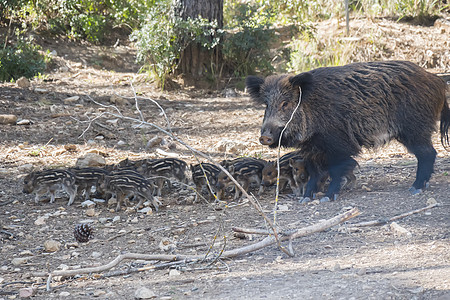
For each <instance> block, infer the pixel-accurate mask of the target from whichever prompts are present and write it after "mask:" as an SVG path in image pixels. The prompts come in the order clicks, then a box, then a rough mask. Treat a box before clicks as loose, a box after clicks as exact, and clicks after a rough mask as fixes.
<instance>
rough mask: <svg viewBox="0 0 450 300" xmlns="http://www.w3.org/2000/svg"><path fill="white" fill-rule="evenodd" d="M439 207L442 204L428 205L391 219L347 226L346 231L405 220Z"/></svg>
mask: <svg viewBox="0 0 450 300" xmlns="http://www.w3.org/2000/svg"><path fill="white" fill-rule="evenodd" d="M441 205H442V204H440V203H434V204H430V205H428V206H426V207H422V208H419V209H415V210H413V211H410V212H406V213H403V214H400V215H397V216H394V217H392V218H381V219H378V220H373V221H366V222H360V223H356V224H349V226H348V227H347V229H348V230H354V229H356V228H359V227H368V226H380V225H385V224H387V223H390V222H393V221H396V220H398V219H402V218H406V217H409V216H411V215H414V214H418V213H420V212H423V211H425V210H428V209H431V208H434V207H437V206H441Z"/></svg>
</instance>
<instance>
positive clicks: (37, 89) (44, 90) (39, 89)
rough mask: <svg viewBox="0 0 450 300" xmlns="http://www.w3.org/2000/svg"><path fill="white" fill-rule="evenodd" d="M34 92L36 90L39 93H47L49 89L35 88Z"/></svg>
mask: <svg viewBox="0 0 450 300" xmlns="http://www.w3.org/2000/svg"><path fill="white" fill-rule="evenodd" d="M34 92H35V93H39V94H45V93H47V92H48V91H47V90H46V89H41V88H35V89H34Z"/></svg>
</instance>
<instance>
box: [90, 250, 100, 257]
mask: <svg viewBox="0 0 450 300" xmlns="http://www.w3.org/2000/svg"><path fill="white" fill-rule="evenodd" d="M102 255H103V253H101V252H98V251H94V252H92V254H91V257H92V258H99V257H100V256H102Z"/></svg>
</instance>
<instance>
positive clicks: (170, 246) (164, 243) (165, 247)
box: [159, 238, 176, 252]
mask: <svg viewBox="0 0 450 300" xmlns="http://www.w3.org/2000/svg"><path fill="white" fill-rule="evenodd" d="M175 248H176V246H175V244H174V242H173V241H171V240H170V239H168V238H162V239H161V241H160V242H159V249H161V250H162V251H164V252H170V251H173V250H174V249H175Z"/></svg>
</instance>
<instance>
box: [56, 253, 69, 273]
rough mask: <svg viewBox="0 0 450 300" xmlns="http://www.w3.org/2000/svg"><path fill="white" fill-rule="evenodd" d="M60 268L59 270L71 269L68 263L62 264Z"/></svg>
mask: <svg viewBox="0 0 450 300" xmlns="http://www.w3.org/2000/svg"><path fill="white" fill-rule="evenodd" d="M69 258H70V256H69ZM58 269H59V270H63V271H64V270H69V266H68V265H66V264H60V265H59V266H58Z"/></svg>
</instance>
